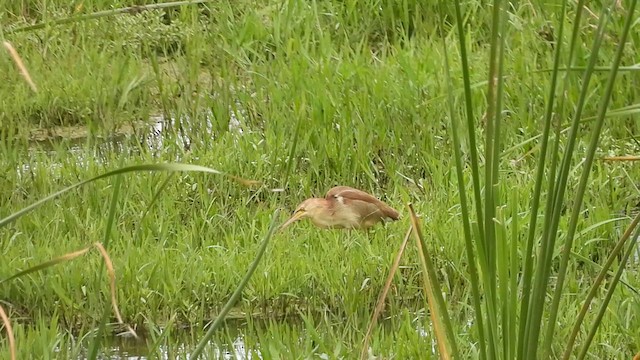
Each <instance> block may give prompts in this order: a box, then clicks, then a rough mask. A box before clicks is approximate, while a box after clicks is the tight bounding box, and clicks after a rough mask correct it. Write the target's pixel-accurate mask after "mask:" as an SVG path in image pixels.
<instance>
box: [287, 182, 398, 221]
mask: <svg viewBox="0 0 640 360" xmlns="http://www.w3.org/2000/svg"><path fill="white" fill-rule="evenodd" d="M399 217H400V215H399V214H398V212H397V211H396V210H395V209H393V208H392V207H390V206H389V205H387V204H385V203H384V202H382V201H380V200H378V199H377V198H375V197H374V196H372V195H370V194H367V193H366V192H364V191H361V190H358V189H354V188H352V187H349V186H336V187H334V188H332V189H331V190H329V191H328V192H327V195H326V196H325V197H324V198H311V199H307V200H305V201H303V202H302V203H301V204H300V205H298V207H297V208H296V211H294V213H293V215H292V216H291V218H289V220H287V222H285V223H284V224H283V225H282V228H284V227H286V226H289V225H290V224H291V223H293V222H295V221H297V220H299V219H302V218H309V219H311V222H313V223H314V225H316V226H318V227H321V228H346V229H367V228H370V227H371V226H373V225H375V224H377V223H378V222H381V221H395V220H398V219H399Z"/></svg>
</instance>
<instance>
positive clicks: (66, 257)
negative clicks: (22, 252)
mask: <svg viewBox="0 0 640 360" xmlns="http://www.w3.org/2000/svg"><path fill="white" fill-rule="evenodd" d="M89 250H91V246H89V247H86V248H84V249H82V250H78V251H74V252H70V253H67V254H64V255H61V256H58V257H57V258H54V259H51V260H49V261H45V262H43V263H40V264H38V265H36V266H32V267H30V268H28V269H25V270H22V271H19V272H17V273H15V274H13V275H11V276H9V277H8V278H5V279H2V280H0V285H1V284H2V283H5V282H7V281H11V280H13V279H16V278H19V277H22V276H24V275H27V274H31V273H34V272H37V271H40V270H43V269H46V268H49V267H52V266H54V265H57V264H60V263H63V262H67V261H71V260H73V259H75V258H77V257H78V256H82V255H84V254H86V253H87V252H88V251H89Z"/></svg>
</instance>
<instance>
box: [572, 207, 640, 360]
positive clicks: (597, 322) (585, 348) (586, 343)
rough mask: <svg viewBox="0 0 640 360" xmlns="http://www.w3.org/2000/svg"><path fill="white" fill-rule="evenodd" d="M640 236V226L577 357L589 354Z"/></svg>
mask: <svg viewBox="0 0 640 360" xmlns="http://www.w3.org/2000/svg"><path fill="white" fill-rule="evenodd" d="M639 216H640V215H639ZM638 236H640V227H638V228H637V229H636V234H635V235H634V237H633V239H631V241H630V242H629V247H628V248H627V251H626V252H625V253H624V256H623V257H622V259H621V260H620V265H619V267H618V271H616V275H615V276H614V277H613V279H612V280H611V283H610V284H609V289H608V290H607V294H606V295H605V297H604V299H603V301H602V304H601V305H600V310H599V311H598V315H597V316H596V318H595V320H594V321H593V325H591V330H589V334H588V335H587V338H586V339H585V341H584V344H583V345H582V350H581V351H580V354H579V355H578V358H577V359H578V360H581V359H584V358H585V356H586V355H587V351H588V350H589V346H591V342H592V341H593V337H594V336H595V335H596V332H597V331H598V328H599V327H600V323H601V322H602V318H603V317H604V313H605V312H606V311H607V307H608V306H609V302H610V301H611V297H612V296H613V293H614V291H615V290H616V286H617V285H618V282H619V281H620V277H621V276H622V273H623V272H624V269H625V267H626V265H627V262H628V261H629V256H631V253H633V251H634V250H635V249H636V244H637V243H638Z"/></svg>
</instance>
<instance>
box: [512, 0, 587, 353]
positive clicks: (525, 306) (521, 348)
mask: <svg viewBox="0 0 640 360" xmlns="http://www.w3.org/2000/svg"><path fill="white" fill-rule="evenodd" d="M566 9H567V1H562V4H561V8H560V12H559V14H558V19H559V20H558V22H559V26H558V33H557V34H556V35H555V38H556V39H559V40H558V42H559V43H558V44H557V45H556V47H555V51H554V54H553V72H552V73H551V83H550V86H549V96H548V98H547V107H546V109H545V116H544V127H543V130H542V143H541V144H540V155H539V156H540V157H539V159H538V166H537V169H536V177H535V185H534V190H533V196H532V199H531V212H530V218H529V232H528V235H527V240H526V245H525V246H526V248H525V250H524V254H523V258H524V259H525V261H524V270H523V275H522V300H521V305H520V322H519V324H518V340H517V343H518V358H519V359H524V358H526V354H527V351H528V350H527V346H528V345H527V342H526V339H527V335H526V334H527V331H528V329H529V327H528V325H529V316H527V314H528V313H529V311H530V310H529V306H530V303H529V301H530V299H531V282H532V279H533V272H534V271H533V259H534V252H533V247H534V246H533V245H534V243H535V235H536V229H537V223H538V211H539V208H540V198H541V196H542V184H543V183H544V181H545V176H544V173H545V167H546V166H545V165H546V160H547V152H548V150H547V148H548V146H549V135H550V133H551V122H552V119H553V105H554V100H555V99H556V96H557V94H556V91H557V90H556V88H557V84H558V73H559V70H558V69H559V66H560V54H561V50H562V46H561V41H562V39H563V37H564V35H563V34H564V17H565V13H566ZM580 11H581V7H580V6H578V12H580ZM579 17H580V15H579V14H577V15H576V20H575V21H576V25H575V26H578V24H579ZM574 31H575V29H574ZM571 53H572V52H571V51H570V55H569V61H571ZM554 158H555V157H554Z"/></svg>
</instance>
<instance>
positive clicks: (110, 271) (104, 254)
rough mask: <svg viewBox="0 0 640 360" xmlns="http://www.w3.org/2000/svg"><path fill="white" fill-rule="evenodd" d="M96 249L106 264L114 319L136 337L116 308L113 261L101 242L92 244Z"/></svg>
mask: <svg viewBox="0 0 640 360" xmlns="http://www.w3.org/2000/svg"><path fill="white" fill-rule="evenodd" d="M94 246H95V247H96V248H98V251H100V255H102V258H103V259H104V264H105V265H106V266H107V273H108V274H109V285H110V288H111V306H112V307H113V313H114V314H115V315H116V319H118V323H120V324H121V325H125V326H126V327H127V330H129V333H131V335H133V337H135V338H136V339H137V338H138V334H136V332H135V331H134V330H133V329H132V328H131V326H129V325H126V324H125V323H124V321H122V316H121V315H120V310H119V309H118V299H117V296H116V271H115V270H114V268H113V262H112V261H111V258H110V257H109V254H107V250H106V249H105V248H104V246H102V244H101V243H99V242H97V243H95V244H94Z"/></svg>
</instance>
